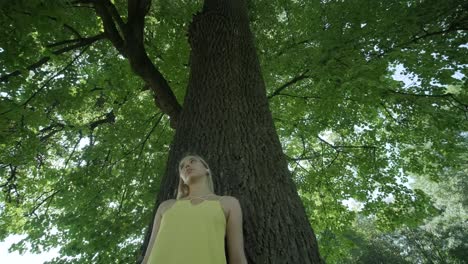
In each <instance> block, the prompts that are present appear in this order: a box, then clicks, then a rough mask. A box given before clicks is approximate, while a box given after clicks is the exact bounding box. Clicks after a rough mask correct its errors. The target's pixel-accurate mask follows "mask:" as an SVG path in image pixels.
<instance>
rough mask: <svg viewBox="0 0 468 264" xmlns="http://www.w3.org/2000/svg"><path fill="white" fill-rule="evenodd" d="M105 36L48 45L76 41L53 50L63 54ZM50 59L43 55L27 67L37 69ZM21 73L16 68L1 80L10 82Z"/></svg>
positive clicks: (51, 45) (59, 43)
mask: <svg viewBox="0 0 468 264" xmlns="http://www.w3.org/2000/svg"><path fill="white" fill-rule="evenodd" d="M104 38H105V35H104V33H101V34H98V35H96V36H93V37H88V38H80V39H70V40H63V41H59V42H56V43H53V44H48V45H47V47H55V46H60V45H64V44H68V43H74V42H75V44H73V45H70V46H67V47H63V48H61V49H59V50H56V51H53V52H52V54H54V55H60V54H63V53H65V52H68V51H71V50H74V49H77V48H81V47H84V46H87V45H91V44H93V43H94V42H96V41H98V40H100V39H104ZM50 59H51V57H50V56H46V57H43V58H41V59H39V60H38V61H36V62H35V63H33V64H31V65H29V66H28V67H26V69H27V70H29V71H32V70H35V69H37V68H39V67H40V66H42V65H44V64H46V63H47V62H48V61H49V60H50ZM20 74H21V71H20V70H16V71H14V72H11V73H9V74H6V75H4V76H1V77H0V83H1V82H8V80H9V79H10V78H11V77H15V76H18V75H20Z"/></svg>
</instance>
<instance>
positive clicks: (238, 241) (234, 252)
mask: <svg viewBox="0 0 468 264" xmlns="http://www.w3.org/2000/svg"><path fill="white" fill-rule="evenodd" d="M229 208H230V210H229V215H228V221H227V227H226V237H227V244H228V245H227V246H228V254H229V263H230V264H247V258H246V257H245V252H244V235H243V231H242V208H241V205H240V203H239V200H238V199H237V198H235V197H232V196H231V198H230V199H229Z"/></svg>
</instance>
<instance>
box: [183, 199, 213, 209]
mask: <svg viewBox="0 0 468 264" xmlns="http://www.w3.org/2000/svg"><path fill="white" fill-rule="evenodd" d="M219 200H220V199H217V200H208V199H205V200H203V201H202V202H199V203H197V204H193V203H192V200H190V199H179V200H177V201H176V202H178V201H187V202H189V205H190V206H193V207H195V206H199V205H200V204H202V203H204V202H216V201H219ZM219 202H221V201H219Z"/></svg>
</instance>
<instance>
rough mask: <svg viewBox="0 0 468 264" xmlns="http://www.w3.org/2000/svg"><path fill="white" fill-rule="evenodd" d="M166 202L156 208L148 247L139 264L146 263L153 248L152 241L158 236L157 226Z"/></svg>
mask: <svg viewBox="0 0 468 264" xmlns="http://www.w3.org/2000/svg"><path fill="white" fill-rule="evenodd" d="M166 202H167V201H164V202H162V203H161V204H160V205H159V206H158V209H157V210H156V216H155V217H154V222H153V229H152V231H151V236H150V240H149V242H148V247H147V248H146V252H145V257H144V258H143V261H142V262H141V264H147V263H148V258H149V255H150V253H151V249H152V248H153V245H154V241H155V240H156V236H157V235H158V231H159V226H160V224H161V218H162V212H163V209H164V206H165V205H166Z"/></svg>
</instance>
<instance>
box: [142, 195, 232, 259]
mask: <svg viewBox="0 0 468 264" xmlns="http://www.w3.org/2000/svg"><path fill="white" fill-rule="evenodd" d="M223 197H224V196H222V197H221V198H223ZM221 198H219V199H218V200H207V199H205V200H204V201H202V202H199V201H197V202H198V203H197V204H192V202H191V200H186V199H179V200H176V202H175V203H174V204H172V206H171V207H170V208H169V209H167V210H166V211H165V212H164V214H163V215H162V218H161V223H160V227H159V231H158V234H157V235H156V240H155V241H154V243H153V247H152V248H151V252H150V255H149V257H148V264H185V263H191V264H226V255H225V251H224V238H225V234H226V218H225V216H224V211H223V207H222V205H221V202H220V200H221Z"/></svg>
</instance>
